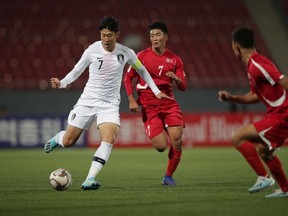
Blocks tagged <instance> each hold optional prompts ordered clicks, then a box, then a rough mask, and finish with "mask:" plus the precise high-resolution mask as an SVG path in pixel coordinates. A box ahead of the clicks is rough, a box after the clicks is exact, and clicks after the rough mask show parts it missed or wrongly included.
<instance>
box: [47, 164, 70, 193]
mask: <svg viewBox="0 0 288 216" xmlns="http://www.w3.org/2000/svg"><path fill="white" fill-rule="evenodd" d="M49 182H50V185H51V186H52V187H53V188H54V189H55V190H57V191H64V190H67V189H68V188H69V187H70V186H71V185H72V176H71V174H70V172H69V171H68V170H66V169H62V168H59V169H56V170H54V171H53V172H52V173H51V174H50V177H49Z"/></svg>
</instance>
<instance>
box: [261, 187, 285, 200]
mask: <svg viewBox="0 0 288 216" xmlns="http://www.w3.org/2000/svg"><path fill="white" fill-rule="evenodd" d="M287 197H288V192H283V191H282V190H281V189H278V190H275V192H274V193H272V194H269V195H267V196H265V198H287Z"/></svg>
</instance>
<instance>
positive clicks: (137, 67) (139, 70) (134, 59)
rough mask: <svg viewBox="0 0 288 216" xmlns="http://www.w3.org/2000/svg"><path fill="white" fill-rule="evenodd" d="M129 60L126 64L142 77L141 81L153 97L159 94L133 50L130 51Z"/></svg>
mask: <svg viewBox="0 0 288 216" xmlns="http://www.w3.org/2000/svg"><path fill="white" fill-rule="evenodd" d="M131 51H132V52H131V55H132V57H131V59H130V61H128V63H129V64H130V65H131V66H132V67H133V68H134V69H135V70H136V71H137V73H138V74H139V75H140V76H141V77H142V79H143V80H144V81H145V82H146V83H147V85H148V86H149V87H150V88H151V90H152V91H153V93H154V94H155V95H157V94H159V93H160V92H161V91H160V90H159V89H158V87H157V86H156V84H155V82H154V81H153V79H152V77H151V76H150V74H149V72H148V71H147V69H146V68H145V67H144V66H143V65H142V63H141V62H140V60H139V59H138V57H137V55H136V54H135V52H134V51H133V50H131Z"/></svg>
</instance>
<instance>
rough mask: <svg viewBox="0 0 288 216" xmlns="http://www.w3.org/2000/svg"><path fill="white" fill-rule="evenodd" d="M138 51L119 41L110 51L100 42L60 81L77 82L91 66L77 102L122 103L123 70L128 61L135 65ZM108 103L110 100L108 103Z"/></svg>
mask: <svg viewBox="0 0 288 216" xmlns="http://www.w3.org/2000/svg"><path fill="white" fill-rule="evenodd" d="M136 60H137V56H136V54H135V52H134V51H133V50H132V49H130V48H128V47H126V46H123V45H121V44H119V43H116V47H115V49H114V51H112V52H107V51H106V50H104V48H103V47H102V44H101V41H97V42H95V43H93V44H92V45H90V46H89V47H88V48H87V49H86V50H85V52H84V53H83V55H82V57H81V59H80V60H79V61H78V63H77V64H76V65H75V66H74V68H73V70H72V71H71V72H70V73H68V74H67V75H66V77H65V78H64V79H62V80H61V86H60V87H61V88H65V87H66V86H67V85H68V84H70V83H72V82H73V81H75V80H76V79H77V78H78V77H79V76H80V75H81V74H82V73H83V71H84V70H85V69H86V68H87V67H88V66H89V78H88V81H87V83H86V86H85V88H84V91H83V93H82V95H81V97H80V98H79V100H78V102H77V104H76V105H86V106H96V105H99V103H100V104H101V105H103V102H104V104H107V106H109V104H110V105H111V104H114V105H119V103H120V87H121V82H122V74H123V69H124V66H125V64H126V63H129V64H135V62H136ZM105 102H107V103H105Z"/></svg>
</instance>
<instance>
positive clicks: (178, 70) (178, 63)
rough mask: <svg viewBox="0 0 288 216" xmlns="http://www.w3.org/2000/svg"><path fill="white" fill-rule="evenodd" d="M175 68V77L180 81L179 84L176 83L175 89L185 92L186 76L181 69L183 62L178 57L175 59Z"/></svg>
mask: <svg viewBox="0 0 288 216" xmlns="http://www.w3.org/2000/svg"><path fill="white" fill-rule="evenodd" d="M175 66H176V68H175V71H174V73H175V75H176V76H177V77H178V78H179V79H181V82H180V84H178V83H177V87H178V89H179V90H181V91H185V90H186V89H187V80H186V75H185V72H184V67H183V62H182V60H181V58H180V57H177V58H176V65H175Z"/></svg>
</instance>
